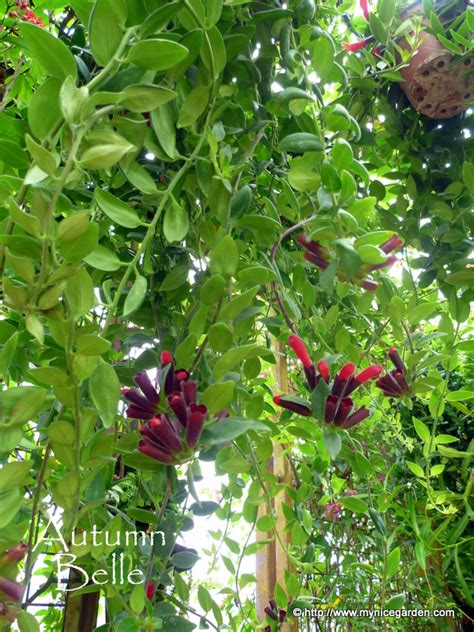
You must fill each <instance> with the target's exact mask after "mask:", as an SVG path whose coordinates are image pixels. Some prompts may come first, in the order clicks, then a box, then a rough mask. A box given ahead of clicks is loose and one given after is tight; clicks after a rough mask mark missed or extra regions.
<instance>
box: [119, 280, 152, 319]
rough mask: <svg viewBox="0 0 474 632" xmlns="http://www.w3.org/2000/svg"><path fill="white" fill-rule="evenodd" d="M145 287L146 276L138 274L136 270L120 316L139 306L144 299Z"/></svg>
mask: <svg viewBox="0 0 474 632" xmlns="http://www.w3.org/2000/svg"><path fill="white" fill-rule="evenodd" d="M147 289H148V283H147V280H146V278H145V277H142V276H140V275H139V274H138V272H137V273H136V276H135V281H134V283H133V285H132V287H131V289H130V292H129V293H128V294H127V297H126V299H125V303H124V306H123V314H122V316H129V315H130V314H133V312H135V311H136V310H137V309H138V308H139V307H140V306H141V304H142V303H143V301H144V300H145V296H146V292H147Z"/></svg>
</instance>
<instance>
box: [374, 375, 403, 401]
mask: <svg viewBox="0 0 474 632" xmlns="http://www.w3.org/2000/svg"><path fill="white" fill-rule="evenodd" d="M376 386H377V387H378V388H381V389H382V390H383V393H384V395H386V396H387V397H398V396H399V395H400V393H401V390H400V386H399V384H398V383H397V382H396V380H395V379H394V377H393V376H392V375H390V373H388V374H387V375H384V376H383V377H380V378H379V379H378V380H377V382H376Z"/></svg>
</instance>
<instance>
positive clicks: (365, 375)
mask: <svg viewBox="0 0 474 632" xmlns="http://www.w3.org/2000/svg"><path fill="white" fill-rule="evenodd" d="M382 371H383V369H382V367H381V366H378V365H377V364H373V365H372V366H369V367H367V369H364V370H363V371H361V372H360V373H359V374H358V375H356V376H355V378H354V380H355V381H356V382H357V384H358V385H360V384H365V382H368V381H369V380H372V379H373V378H374V377H378V376H379V375H380V374H381V373H382Z"/></svg>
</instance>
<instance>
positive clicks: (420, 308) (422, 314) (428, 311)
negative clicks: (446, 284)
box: [408, 302, 439, 325]
mask: <svg viewBox="0 0 474 632" xmlns="http://www.w3.org/2000/svg"><path fill="white" fill-rule="evenodd" d="M438 309H439V303H435V302H432V303H420V304H419V305H415V307H413V309H411V310H410V312H409V314H408V319H409V321H410V323H411V324H412V325H417V324H418V323H419V322H420V321H422V320H427V319H428V318H429V317H430V316H431V315H432V314H433V312H435V311H436V310H438Z"/></svg>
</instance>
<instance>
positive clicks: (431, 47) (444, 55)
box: [400, 2, 474, 119]
mask: <svg viewBox="0 0 474 632" xmlns="http://www.w3.org/2000/svg"><path fill="white" fill-rule="evenodd" d="M422 13H423V4H422V3H421V2H416V3H414V4H412V5H410V6H409V7H407V8H406V9H405V10H404V12H403V13H402V14H401V17H402V19H407V18H409V17H410V16H412V15H417V14H418V15H419V14H422ZM422 23H424V24H429V21H428V20H427V19H426V18H423V19H422ZM419 39H420V41H421V43H420V44H419V46H418V47H417V49H416V53H415V54H414V55H413V56H412V57H411V59H410V60H409V63H408V66H406V67H405V68H402V69H401V71H400V73H401V75H402V77H403V79H404V81H403V83H402V84H401V88H402V90H403V91H404V92H405V94H406V95H407V97H408V99H409V100H410V103H411V104H412V106H413V107H414V108H415V110H417V111H419V112H422V113H423V114H425V115H426V116H428V117H429V118H432V119H445V118H450V117H452V116H456V114H459V113H460V112H464V111H465V110H466V109H467V108H468V107H469V106H470V105H472V104H473V103H474V75H473V74H469V73H468V71H469V70H471V69H474V58H467V59H460V58H459V56H457V55H454V54H452V53H451V52H449V51H447V50H446V48H445V47H444V46H443V45H442V44H441V42H440V41H439V40H438V39H437V38H436V37H435V36H434V35H431V34H430V33H427V32H426V31H423V30H422V31H420V33H419Z"/></svg>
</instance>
